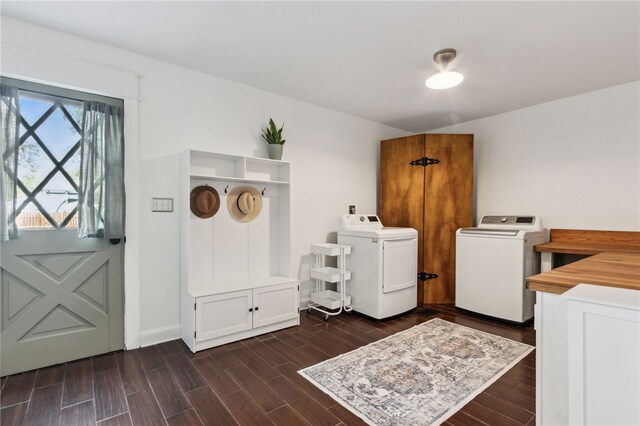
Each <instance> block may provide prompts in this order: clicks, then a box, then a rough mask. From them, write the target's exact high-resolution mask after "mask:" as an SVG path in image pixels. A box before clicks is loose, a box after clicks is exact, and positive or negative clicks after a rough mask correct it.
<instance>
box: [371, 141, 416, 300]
mask: <svg viewBox="0 0 640 426" xmlns="http://www.w3.org/2000/svg"><path fill="white" fill-rule="evenodd" d="M424 140H425V135H415V136H408V137H404V138H397V139H389V140H384V141H382V142H380V206H379V209H378V213H379V215H380V220H381V221H382V224H383V225H384V226H399V227H403V228H414V229H416V230H417V231H418V271H423V270H424V267H423V258H424V245H423V237H422V226H423V224H424V176H425V173H424V169H425V168H424V167H422V166H412V165H410V164H409V163H410V162H411V161H414V160H418V159H420V158H422V157H424V156H425V150H424V149H425V148H424V146H425V145H424ZM421 290H422V286H421V285H419V286H418V300H421V299H422V295H421Z"/></svg>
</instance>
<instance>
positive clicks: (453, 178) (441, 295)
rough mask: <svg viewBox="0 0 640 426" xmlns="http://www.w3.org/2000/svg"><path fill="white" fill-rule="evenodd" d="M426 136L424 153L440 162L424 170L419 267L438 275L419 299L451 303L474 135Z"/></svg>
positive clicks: (467, 218)
mask: <svg viewBox="0 0 640 426" xmlns="http://www.w3.org/2000/svg"><path fill="white" fill-rule="evenodd" d="M426 137H427V142H426V156H427V157H429V158H436V159H438V160H440V162H439V163H438V164H434V165H430V166H427V167H426V170H425V186H424V200H425V201H424V233H423V238H424V269H422V270H424V271H425V272H428V273H434V274H437V275H438V278H435V279H431V280H428V281H425V284H424V293H423V299H422V301H421V302H422V303H454V302H455V288H456V286H455V266H456V249H455V241H456V237H455V234H456V230H457V229H458V228H462V227H468V226H471V222H472V217H471V215H472V205H473V135H446V134H431V135H426ZM383 223H384V222H383ZM418 271H420V269H418Z"/></svg>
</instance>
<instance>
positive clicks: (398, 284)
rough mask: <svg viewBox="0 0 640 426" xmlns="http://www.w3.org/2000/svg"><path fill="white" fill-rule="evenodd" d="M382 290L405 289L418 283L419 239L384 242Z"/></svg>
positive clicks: (388, 291) (385, 291)
mask: <svg viewBox="0 0 640 426" xmlns="http://www.w3.org/2000/svg"><path fill="white" fill-rule="evenodd" d="M382 258H383V261H382V292H383V293H391V292H393V291H399V290H404V289H405V288H410V287H412V286H415V285H416V283H417V268H418V239H417V238H405V239H398V240H384V241H383V242H382Z"/></svg>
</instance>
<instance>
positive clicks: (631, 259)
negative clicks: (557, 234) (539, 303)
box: [527, 251, 640, 294]
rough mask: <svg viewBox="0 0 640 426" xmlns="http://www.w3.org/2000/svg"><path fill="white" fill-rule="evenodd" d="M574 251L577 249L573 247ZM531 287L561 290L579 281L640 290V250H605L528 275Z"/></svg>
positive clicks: (530, 288) (537, 289) (548, 290)
mask: <svg viewBox="0 0 640 426" xmlns="http://www.w3.org/2000/svg"><path fill="white" fill-rule="evenodd" d="M571 253H575V251H572V252H571ZM527 282H528V284H529V286H528V288H529V290H533V291H544V292H548V293H556V294H561V293H564V292H565V291H567V290H569V289H570V288H572V287H574V286H576V285H578V284H595V285H603V286H608V287H620V288H628V289H632V290H640V251H636V252H633V251H629V252H618V251H606V252H602V253H599V254H595V255H593V256H590V257H588V258H586V259H582V260H579V261H577V262H574V263H570V264H568V265H565V266H561V267H559V268H556V269H552V270H551V271H549V272H544V273H542V274H538V275H533V276H531V277H529V278H527Z"/></svg>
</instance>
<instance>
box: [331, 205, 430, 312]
mask: <svg viewBox="0 0 640 426" xmlns="http://www.w3.org/2000/svg"><path fill="white" fill-rule="evenodd" d="M338 244H347V245H350V246H351V255H350V256H347V260H346V268H347V269H348V270H350V271H351V279H350V280H349V281H347V287H346V292H347V294H350V295H351V306H352V307H353V310H354V311H356V312H359V313H361V314H364V315H367V316H370V317H372V318H375V319H384V318H389V317H392V316H395V315H399V314H402V313H405V312H408V311H410V310H412V309H414V308H415V307H416V306H417V297H418V295H417V272H418V231H416V230H415V229H413V228H387V227H383V226H382V223H381V222H380V219H379V218H378V216H376V215H345V216H342V218H341V221H340V230H339V231H338Z"/></svg>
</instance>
